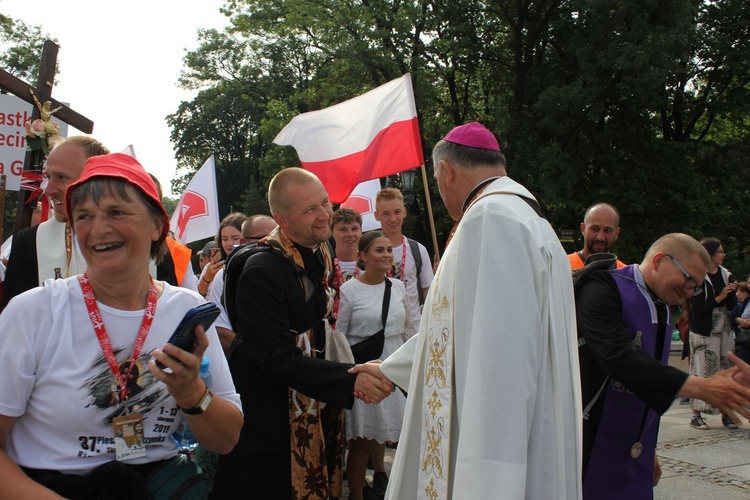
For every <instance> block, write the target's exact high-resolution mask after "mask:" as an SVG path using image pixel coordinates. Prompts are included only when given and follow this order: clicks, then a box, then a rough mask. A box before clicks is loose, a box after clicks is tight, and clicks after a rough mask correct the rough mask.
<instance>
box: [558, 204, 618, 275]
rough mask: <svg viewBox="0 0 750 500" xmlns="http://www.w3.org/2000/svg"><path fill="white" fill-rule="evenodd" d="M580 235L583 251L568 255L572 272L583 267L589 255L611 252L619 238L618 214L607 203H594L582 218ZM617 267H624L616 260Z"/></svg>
mask: <svg viewBox="0 0 750 500" xmlns="http://www.w3.org/2000/svg"><path fill="white" fill-rule="evenodd" d="M581 235H582V236H583V250H579V251H577V252H573V253H571V254H568V259H569V260H570V267H571V268H572V269H573V270H574V271H575V270H576V269H580V268H582V267H583V265H584V263H585V262H586V259H587V258H588V256H589V255H591V254H593V253H601V252H611V251H612V247H614V246H615V242H617V238H618V237H619V236H620V213H619V212H618V211H617V209H616V208H615V207H614V205H610V204H609V203H603V202H599V203H594V204H593V205H591V206H590V207H589V208H587V209H586V213H585V214H584V216H583V222H581ZM617 267H618V268H621V267H625V264H624V263H623V262H620V261H619V260H618V261H617Z"/></svg>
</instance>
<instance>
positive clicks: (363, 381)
mask: <svg viewBox="0 0 750 500" xmlns="http://www.w3.org/2000/svg"><path fill="white" fill-rule="evenodd" d="M349 373H353V374H357V380H356V382H355V383H354V396H355V397H356V398H359V399H361V400H362V401H364V402H365V403H380V402H381V401H382V400H383V399H385V398H386V397H388V396H389V395H390V394H391V393H392V392H393V391H394V390H395V387H394V385H393V382H391V381H390V380H388V377H386V376H385V375H383V373H382V372H381V371H380V360H375V361H369V362H367V363H365V364H362V365H356V366H354V367H352V368H350V369H349Z"/></svg>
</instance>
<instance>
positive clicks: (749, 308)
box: [734, 281, 750, 363]
mask: <svg viewBox="0 0 750 500" xmlns="http://www.w3.org/2000/svg"><path fill="white" fill-rule="evenodd" d="M737 300H738V302H739V304H738V307H739V309H740V314H739V317H738V318H737V319H736V320H735V323H736V324H737V328H738V330H737V336H736V338H735V346H734V347H735V352H736V353H737V356H738V357H739V358H740V359H741V360H742V361H744V362H745V363H750V343H748V341H749V340H750V284H748V282H747V281H743V282H741V283H739V284H738V285H737ZM743 330H744V331H743Z"/></svg>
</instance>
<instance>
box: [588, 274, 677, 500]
mask: <svg viewBox="0 0 750 500" xmlns="http://www.w3.org/2000/svg"><path fill="white" fill-rule="evenodd" d="M636 267H637V266H635V265H631V266H627V267H624V268H622V269H617V270H615V271H610V272H611V274H612V276H613V277H614V278H615V282H616V283H617V288H618V289H619V291H620V296H621V297H622V310H623V316H624V318H623V319H624V321H625V325H626V327H627V331H628V335H629V336H630V339H631V340H632V341H633V344H634V346H637V347H638V348H640V349H642V350H643V351H645V352H647V353H648V354H650V355H651V356H655V354H656V352H657V351H658V349H657V346H656V342H657V323H658V321H657V310H656V306H655V305H654V302H653V300H652V299H651V297H650V295H649V293H648V292H647V291H646V289H645V288H646V287H645V284H644V283H643V277H642V276H641V275H640V273H638V275H637V276H636V275H635V271H634V270H635V268H636ZM635 280H638V281H639V282H640V284H641V286H643V288H641V286H639V285H638V284H637V283H636V282H635ZM670 324H671V323H670V317H669V310H668V309H667V325H670ZM671 333H672V332H671V329H669V328H668V331H667V332H666V334H665V335H664V342H663V344H664V346H663V348H662V350H661V359H660V361H661V362H662V363H666V362H667V359H668V358H669V346H670V342H671V340H672V337H671ZM601 397H604V407H603V410H602V417H601V421H600V422H599V428H598V430H597V433H596V438H595V440H594V446H593V449H592V451H591V457H590V459H589V464H588V469H587V471H586V475H585V477H584V480H583V498H585V499H587V500H599V499H607V500H610V499H618V498H621V499H636V500H638V499H644V498H646V499H647V498H653V494H654V490H653V476H654V455H655V453H656V434H657V431H658V430H659V420H660V416H659V415H658V414H657V413H656V412H655V411H654V410H652V409H650V408H648V407H647V406H646V404H645V403H644V402H643V401H641V400H640V399H638V398H637V397H636V396H635V395H634V394H632V393H631V392H630V391H628V390H627V388H625V386H624V385H622V384H621V383H620V382H618V381H616V380H613V379H611V378H610V379H609V380H608V381H607V387H606V388H605V390H604V391H603V392H602V396H601ZM641 427H642V428H643V430H642V431H641ZM639 435H640V436H639ZM638 442H640V443H641V445H642V450H641V451H640V455H637V453H635V452H634V450H637V448H638V445H637V444H636V443H638ZM634 446H635V448H634ZM634 455H637V457H636V458H633V456H634Z"/></svg>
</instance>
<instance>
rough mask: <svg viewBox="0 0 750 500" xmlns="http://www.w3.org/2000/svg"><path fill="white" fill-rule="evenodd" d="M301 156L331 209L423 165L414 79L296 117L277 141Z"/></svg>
mask: <svg viewBox="0 0 750 500" xmlns="http://www.w3.org/2000/svg"><path fill="white" fill-rule="evenodd" d="M273 142H275V143H276V144H279V145H282V146H292V147H294V149H295V150H297V155H298V156H299V159H300V162H301V163H302V167H303V168H304V169H306V170H309V171H311V172H313V173H314V174H315V175H317V176H318V178H319V179H320V180H321V182H323V185H324V186H325V187H326V190H327V191H328V196H329V197H330V199H331V202H332V203H342V202H343V201H344V200H346V198H347V197H348V196H349V194H351V192H352V191H353V190H354V188H355V187H356V186H357V184H359V183H361V182H364V181H368V180H370V179H377V178H379V177H386V176H388V175H393V174H397V173H399V172H403V171H405V170H409V169H412V168H414V167H417V166H419V165H421V164H422V163H424V156H423V154H422V143H421V141H420V139H419V123H418V122H417V107H416V105H415V104H414V92H413V90H412V87H411V76H410V75H409V74H408V73H407V74H405V75H404V76H402V77H401V78H397V79H396V80H393V81H390V82H388V83H386V84H385V85H381V86H380V87H377V88H375V89H373V90H371V91H369V92H367V93H366V94H362V95H361V96H358V97H355V98H354V99H350V100H348V101H345V102H342V103H339V104H336V105H335V106H331V107H329V108H325V109H321V110H319V111H312V112H310V113H303V114H301V115H297V116H295V117H294V118H293V119H292V121H290V122H289V123H288V124H287V126H286V127H284V128H283V130H282V131H281V132H279V134H278V135H277V136H276V138H275V139H274V140H273Z"/></svg>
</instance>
